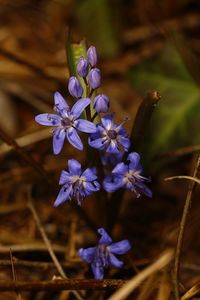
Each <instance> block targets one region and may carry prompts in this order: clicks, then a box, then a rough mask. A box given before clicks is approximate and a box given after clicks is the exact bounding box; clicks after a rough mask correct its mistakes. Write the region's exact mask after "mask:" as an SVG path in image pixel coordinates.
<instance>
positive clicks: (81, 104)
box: [71, 98, 91, 119]
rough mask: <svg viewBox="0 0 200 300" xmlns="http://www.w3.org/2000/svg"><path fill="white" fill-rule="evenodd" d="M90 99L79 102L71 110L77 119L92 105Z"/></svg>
mask: <svg viewBox="0 0 200 300" xmlns="http://www.w3.org/2000/svg"><path fill="white" fill-rule="evenodd" d="M90 102H91V100H90V98H82V99H80V100H78V101H77V102H76V103H75V104H74V106H73V107H72V109H71V114H72V115H74V116H75V118H76V119H77V118H78V117H79V116H80V115H81V113H82V112H83V111H84V109H85V108H86V107H87V106H88V105H89V104H90Z"/></svg>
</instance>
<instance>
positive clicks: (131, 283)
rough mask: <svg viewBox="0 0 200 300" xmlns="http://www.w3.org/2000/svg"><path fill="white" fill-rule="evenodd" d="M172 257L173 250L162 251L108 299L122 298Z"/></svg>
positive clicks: (121, 299) (166, 263) (117, 299)
mask: <svg viewBox="0 0 200 300" xmlns="http://www.w3.org/2000/svg"><path fill="white" fill-rule="evenodd" d="M172 258H173V251H172V250H171V249H170V250H168V251H166V252H165V253H163V254H162V255H161V256H160V258H158V259H157V260H156V261H155V262H154V263H153V264H152V265H150V266H149V267H147V268H146V269H144V270H143V271H141V272H140V273H139V274H138V275H136V276H135V277H133V278H132V279H131V280H129V281H128V282H127V283H126V284H125V285H124V286H123V287H121V288H120V289H119V290H118V291H117V292H115V293H114V294H113V295H112V296H111V297H110V298H109V300H123V299H127V296H128V295H129V294H130V293H131V292H133V291H134V290H135V289H136V288H137V287H138V286H139V285H140V284H141V283H142V282H143V281H144V280H145V279H146V278H147V277H148V276H150V275H152V274H154V273H155V272H157V271H159V270H161V269H163V268H164V267H165V266H167V265H168V264H169V263H170V261H171V260H172Z"/></svg>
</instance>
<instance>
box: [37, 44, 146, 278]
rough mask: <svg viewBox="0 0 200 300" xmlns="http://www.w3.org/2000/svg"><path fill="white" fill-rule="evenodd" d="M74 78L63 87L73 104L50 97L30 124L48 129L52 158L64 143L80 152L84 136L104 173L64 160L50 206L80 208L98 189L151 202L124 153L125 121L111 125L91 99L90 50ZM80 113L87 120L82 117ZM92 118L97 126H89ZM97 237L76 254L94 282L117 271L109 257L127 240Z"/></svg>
mask: <svg viewBox="0 0 200 300" xmlns="http://www.w3.org/2000/svg"><path fill="white" fill-rule="evenodd" d="M76 73H77V76H72V77H70V78H69V82H68V91H69V94H70V95H71V96H72V97H73V98H74V99H75V104H74V105H73V106H72V107H71V108H70V106H69V105H68V103H67V102H66V100H65V99H64V98H63V96H62V95H61V94H60V93H59V92H56V93H55V94H54V110H55V113H54V114H52V113H43V114H39V115H37V116H36V117H35V120H36V122H37V123H39V124H41V125H45V126H52V127H54V129H53V152H54V154H56V155H57V154H59V153H60V152H61V150H62V149H63V145H64V141H65V139H67V140H68V142H69V143H70V144H71V145H72V146H73V147H75V148H76V149H78V150H81V151H82V150H83V149H84V145H83V142H82V140H81V138H80V136H79V133H81V134H83V133H85V134H88V139H87V141H88V145H87V146H86V147H88V146H89V147H91V148H94V149H96V150H98V151H100V152H101V163H102V165H101V167H102V168H103V169H104V171H103V172H99V169H98V168H99V165H98V168H96V167H90V168H89V167H87V168H86V169H85V170H83V169H82V167H81V164H80V163H79V162H78V161H77V160H76V159H69V160H68V170H67V171H66V170H63V171H62V172H61V175H60V180H59V185H60V186H61V189H60V192H59V194H58V196H57V198H56V200H55V203H54V206H55V207H57V206H58V205H60V204H62V203H63V202H65V201H68V200H70V201H71V200H73V199H75V200H76V201H77V203H78V205H81V201H82V200H83V199H84V198H85V197H86V196H88V195H91V194H92V193H93V192H98V191H100V190H101V188H103V189H104V190H105V191H107V192H115V191H116V190H118V189H121V188H125V189H128V190H130V191H132V192H134V193H135V194H136V196H137V197H139V196H140V192H142V193H143V194H145V195H146V196H148V197H152V192H151V190H150V189H149V188H148V187H147V186H146V184H145V182H148V181H150V179H149V178H146V177H144V176H142V167H141V164H140V155H139V154H138V153H136V152H131V153H128V151H129V149H130V145H131V141H130V138H129V136H128V133H127V131H126V129H125V128H124V127H123V126H124V123H125V122H126V121H127V118H124V120H123V121H122V122H121V123H120V124H117V123H115V121H114V113H110V114H106V113H107V112H108V110H109V106H110V100H109V98H108V97H107V96H106V95H104V94H97V89H98V88H99V86H100V84H101V71H100V70H99V68H97V52H96V48H95V47H94V46H91V47H90V48H89V49H88V50H87V57H86V58H85V57H83V56H82V57H80V58H79V60H78V61H77V65H76ZM83 95H84V96H83ZM84 112H86V113H85V115H86V116H87V118H84V117H83V116H84V114H83V113H84ZM97 116H98V120H99V122H98V121H96V122H94V120H95V118H96V117H97ZM84 140H85V141H86V139H84ZM96 150H94V152H95V151H96ZM94 154H95V153H94ZM126 157H127V159H126ZM90 163H91V162H90ZM100 173H101V175H102V174H106V175H105V177H104V178H101V179H100ZM100 181H101V182H102V184H100V183H99V182H100ZM98 233H99V234H100V235H101V239H100V240H99V243H98V245H97V246H96V247H92V248H88V249H80V250H79V256H80V257H82V258H83V259H84V260H85V261H86V262H88V263H90V264H91V266H92V270H93V273H94V276H95V278H96V279H102V278H103V276H104V268H107V267H109V266H114V267H117V268H120V267H122V265H123V263H122V262H121V261H120V260H118V259H117V258H116V257H115V254H123V253H125V252H127V251H128V250H129V249H130V247H131V246H130V243H129V242H128V241H127V240H123V241H121V242H118V243H112V239H111V238H110V236H109V235H108V234H107V233H106V231H105V230H104V229H103V228H100V229H99V230H98Z"/></svg>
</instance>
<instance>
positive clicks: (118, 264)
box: [109, 253, 124, 268]
mask: <svg viewBox="0 0 200 300" xmlns="http://www.w3.org/2000/svg"><path fill="white" fill-rule="evenodd" d="M109 258H110V264H111V266H112V267H115V268H122V267H123V265H124V263H123V261H121V260H119V259H118V258H117V257H116V256H114V254H112V253H110V255H109Z"/></svg>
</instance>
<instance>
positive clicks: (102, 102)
mask: <svg viewBox="0 0 200 300" xmlns="http://www.w3.org/2000/svg"><path fill="white" fill-rule="evenodd" d="M109 105H110V101H109V98H108V97H107V96H106V95H103V94H101V95H98V96H96V97H95V98H94V109H95V110H96V112H97V113H98V114H99V113H106V112H107V111H108V109H109Z"/></svg>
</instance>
